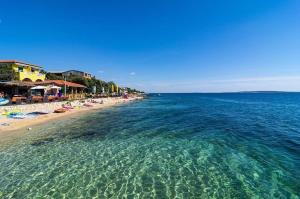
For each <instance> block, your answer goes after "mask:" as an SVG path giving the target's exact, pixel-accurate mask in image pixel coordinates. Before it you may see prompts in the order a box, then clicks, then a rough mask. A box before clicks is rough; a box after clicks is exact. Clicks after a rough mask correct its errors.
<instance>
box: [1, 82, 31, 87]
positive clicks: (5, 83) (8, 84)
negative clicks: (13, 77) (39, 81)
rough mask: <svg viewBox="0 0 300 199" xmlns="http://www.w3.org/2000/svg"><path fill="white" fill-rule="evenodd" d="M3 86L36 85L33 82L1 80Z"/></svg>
mask: <svg viewBox="0 0 300 199" xmlns="http://www.w3.org/2000/svg"><path fill="white" fill-rule="evenodd" d="M0 85H3V86H19V87H33V86H35V85H34V83H33V82H23V81H8V82H0Z"/></svg>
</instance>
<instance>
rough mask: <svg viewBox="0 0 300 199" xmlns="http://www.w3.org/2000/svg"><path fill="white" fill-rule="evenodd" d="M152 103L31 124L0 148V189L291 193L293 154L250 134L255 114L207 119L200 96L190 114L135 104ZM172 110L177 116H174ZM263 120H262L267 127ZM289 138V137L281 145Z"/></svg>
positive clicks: (28, 193) (3, 192)
mask: <svg viewBox="0 0 300 199" xmlns="http://www.w3.org/2000/svg"><path fill="white" fill-rule="evenodd" d="M168 100H170V99H168ZM153 103H154V104H153ZM155 103H157V101H151V100H150V101H146V102H142V103H137V104H135V105H131V106H133V108H131V106H123V107H119V108H115V109H112V110H106V111H102V112H95V113H92V114H91V115H89V116H85V117H83V118H80V119H78V118H73V119H71V120H64V121H59V122H56V123H51V124H49V125H45V126H43V127H41V128H38V129H35V130H33V131H32V132H31V135H30V136H29V135H28V136H29V138H28V139H25V141H20V142H19V143H15V144H13V145H12V146H10V147H8V148H4V149H2V150H1V151H0V157H1V158H0V164H1V168H0V176H1V178H0V196H1V197H3V198H45V197H46V196H48V197H50V198H61V197H66V198H78V197H79V196H83V197H85V198H93V197H95V198H252V197H257V198H297V195H299V193H298V192H297V191H299V190H300V189H299V187H300V185H299V182H298V178H297V176H298V177H299V172H298V171H297V170H296V168H297V166H299V163H297V162H295V160H297V159H295V158H299V156H296V155H295V154H294V153H292V152H290V151H284V152H286V154H283V151H282V150H283V148H278V147H275V148H274V147H272V146H271V145H270V143H265V142H267V141H268V140H260V139H258V137H257V136H258V135H257V134H258V133H259V132H260V131H257V132H253V131H252V130H253V125H255V122H257V121H252V123H247V125H244V123H242V124H238V123H237V122H238V121H237V120H236V119H235V118H234V117H231V116H230V117H228V115H227V114H220V113H212V115H215V114H216V115H218V118H214V117H212V116H211V115H208V113H203V110H202V109H203V105H202V106H201V107H198V108H197V109H196V110H195V109H194V108H193V110H194V111H193V112H192V114H193V116H192V117H191V116H190V115H189V114H187V112H188V111H187V110H186V109H187V108H188V106H187V107H185V106H180V108H178V109H176V108H174V109H172V108H168V109H167V110H165V109H164V108H163V106H161V105H160V106H159V108H158V107H157V110H152V109H150V111H149V112H147V111H145V109H143V107H147V110H148V107H151V106H154V105H155ZM160 103H163V102H160ZM227 104H228V102H226V105H225V106H227ZM193 107H195V105H193ZM164 111H166V112H164ZM170 111H171V112H170ZM137 112H138V114H137ZM181 113H182V114H181ZM124 115H126V117H124ZM154 115H155V117H154ZM175 115H177V116H178V115H179V116H178V117H180V118H174V117H175ZM100 121H101V122H100ZM248 122H249V121H248ZM252 124H253V125H252ZM266 124H267V123H263V124H262V125H263V127H264V129H265V131H264V132H265V133H268V132H267V130H266V129H267V127H266V126H265V125H266ZM65 126H68V128H64V127H65ZM242 127H244V128H242ZM245 128H249V129H250V130H251V132H250V130H249V129H248V130H247V129H245ZM289 128H291V127H289ZM248 132H249V134H246V133H248ZM282 143H288V142H282ZM295 143H297V141H295ZM295 146H296V147H297V145H296V144H293V143H292V144H291V146H290V147H295Z"/></svg>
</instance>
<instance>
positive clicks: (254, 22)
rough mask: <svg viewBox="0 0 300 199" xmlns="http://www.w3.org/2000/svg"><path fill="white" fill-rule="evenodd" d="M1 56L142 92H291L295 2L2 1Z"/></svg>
mask: <svg viewBox="0 0 300 199" xmlns="http://www.w3.org/2000/svg"><path fill="white" fill-rule="evenodd" d="M0 59H16V60H22V61H27V62H30V63H34V64H39V65H42V66H44V67H45V68H46V70H48V71H57V70H66V69H78V70H84V71H88V72H91V73H92V74H94V75H95V76H97V77H99V78H102V79H104V80H113V81H115V82H117V83H119V84H121V85H126V86H132V87H136V88H138V89H142V90H145V91H149V92H153V91H156V92H219V91H240V90H291V91H296V90H298V91H300V1H299V0H210V1H208V0H205V1H204V0H203V1H201V0H195V1H189V0H184V1H183V0H182V1H176V0H148V1H145V0H134V1H133V0H128V1H122V0H119V1H115V0H109V1H99V0H98V1H96V0H95V1H87V0H86V1H83V0H82V1H76V0H75V1H71V0H70V1H65V0H59V1H58V0H51V1H50V0H48V1H46V0H45V1H41V0H36V1H32V0H26V1H17V0H2V1H1V5H0Z"/></svg>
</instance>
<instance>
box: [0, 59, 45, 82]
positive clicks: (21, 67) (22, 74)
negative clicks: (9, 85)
mask: <svg viewBox="0 0 300 199" xmlns="http://www.w3.org/2000/svg"><path fill="white" fill-rule="evenodd" d="M45 78H46V75H45V74H44V73H42V67H40V66H37V65H33V64H28V63H24V62H20V61H15V60H0V81H26V82H42V81H44V80H45Z"/></svg>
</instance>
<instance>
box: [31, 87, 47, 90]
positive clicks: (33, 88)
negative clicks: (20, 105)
mask: <svg viewBox="0 0 300 199" xmlns="http://www.w3.org/2000/svg"><path fill="white" fill-rule="evenodd" d="M46 88H47V87H46V86H35V87H32V88H30V89H31V90H45V89H46Z"/></svg>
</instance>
